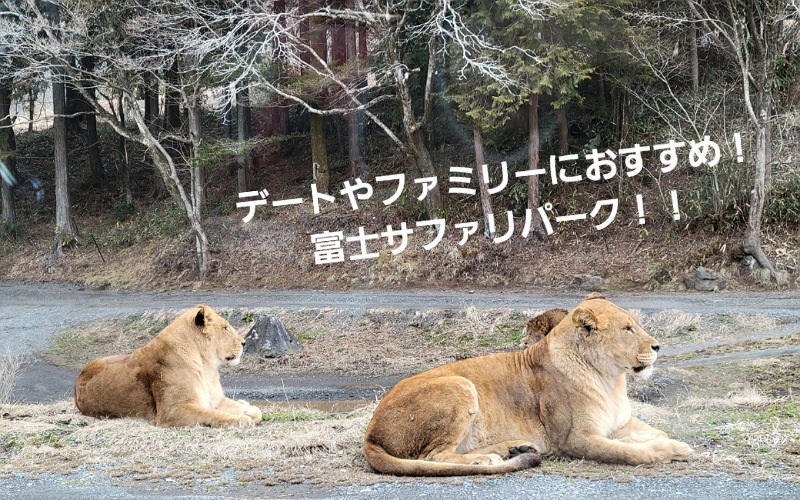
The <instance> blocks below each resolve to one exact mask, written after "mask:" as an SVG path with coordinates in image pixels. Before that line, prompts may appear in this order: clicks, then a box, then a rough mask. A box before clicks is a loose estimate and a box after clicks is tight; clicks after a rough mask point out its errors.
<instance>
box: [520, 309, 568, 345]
mask: <svg viewBox="0 0 800 500" xmlns="http://www.w3.org/2000/svg"><path fill="white" fill-rule="evenodd" d="M567 314H568V312H567V310H566V309H550V310H549V311H545V312H543V313H542V314H540V315H538V316H536V317H534V318H532V319H530V320H528V324H527V325H525V330H524V331H523V332H522V341H520V343H519V346H520V347H521V348H522V349H525V348H527V347H529V346H532V345H533V344H535V343H537V342H539V341H540V340H542V339H543V338H545V337H546V336H547V334H548V333H550V331H552V330H553V328H555V327H556V326H558V324H559V323H561V320H563V319H564V318H566V317H567Z"/></svg>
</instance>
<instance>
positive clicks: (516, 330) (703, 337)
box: [46, 307, 794, 377]
mask: <svg viewBox="0 0 800 500" xmlns="http://www.w3.org/2000/svg"><path fill="white" fill-rule="evenodd" d="M220 312H221V313H222V314H224V315H226V316H227V317H228V320H229V321H230V322H231V324H232V325H233V326H234V327H235V328H237V329H239V330H240V331H241V332H243V333H245V332H246V331H247V329H248V328H249V327H250V325H251V323H248V322H247V321H246V320H252V317H253V315H255V314H259V313H265V314H275V315H277V316H278V317H279V318H280V319H281V321H282V322H283V324H284V325H285V326H286V328H287V329H288V330H289V331H290V332H292V333H293V334H295V335H296V336H297V337H298V339H299V340H300V341H301V342H302V343H303V345H304V347H305V351H304V352H303V353H302V354H299V355H296V356H291V357H286V358H280V359H260V358H256V357H247V356H246V357H245V358H244V359H243V361H242V365H241V366H240V367H239V368H237V370H245V371H247V372H251V373H269V374H293V373H326V374H348V375H359V376H362V377H378V376H386V375H406V374H409V373H415V372H418V371H421V370H425V369H428V368H431V367H434V366H438V365H440V364H443V363H446V362H449V361H454V360H457V359H463V358H467V357H473V356H479V355H482V354H488V353H492V352H498V351H508V350H516V349H518V348H519V347H518V346H519V340H520V338H521V336H522V334H523V330H524V327H525V324H526V322H527V320H528V318H531V317H533V316H535V315H537V314H540V313H541V312H542V311H541V310H536V309H530V310H524V311H512V310H510V309H488V310H479V309H477V308H475V307H468V308H465V309H462V310H446V311H401V310H394V309H372V310H368V311H366V312H364V313H358V314H357V313H353V312H347V311H341V310H338V309H332V308H325V309H301V310H297V311H285V310H266V309H257V310H220ZM632 312H633V313H634V314H635V315H636V316H637V317H638V318H639V320H640V321H641V323H642V325H643V326H644V327H645V328H646V329H647V330H648V331H650V332H651V333H652V334H653V335H654V336H655V337H656V338H658V339H659V340H660V341H661V344H662V346H665V347H676V346H685V345H689V344H695V343H702V342H708V341H713V340H720V339H731V338H733V339H737V338H740V339H742V341H744V340H745V339H746V337H747V336H749V335H752V334H753V333H758V332H763V331H768V330H770V329H772V328H774V327H775V326H777V324H778V321H777V320H776V319H774V318H771V317H769V316H766V315H751V316H746V315H743V314H706V315H699V314H687V313H684V312H682V311H677V310H671V311H662V312H659V313H656V314H653V315H645V314H643V313H641V312H640V311H632ZM177 314H178V311H170V312H159V313H148V314H143V315H137V316H129V317H126V318H118V319H114V320H109V321H102V322H93V323H89V324H84V325H81V326H79V327H77V328H74V329H72V330H70V331H67V332H65V333H63V334H61V335H59V336H57V337H56V338H55V342H54V343H53V345H52V347H51V348H50V349H49V350H48V351H47V352H46V358H47V359H48V360H49V361H50V362H53V363H55V364H58V365H62V366H71V367H75V368H79V367H82V366H84V365H85V364H86V363H87V362H88V361H90V360H92V359H94V358H97V357H100V356H106V355H110V354H118V353H122V352H130V351H131V350H133V349H135V348H136V347H139V346H141V345H143V344H144V343H146V342H147V341H148V340H150V339H151V338H152V337H153V336H155V335H156V334H157V333H158V332H159V331H160V330H161V328H163V327H164V326H166V325H167V324H168V323H169V322H170V321H171V320H172V318H174V317H175V316H176V315H177ZM786 342H790V343H791V342H794V340H793V337H787V338H785V339H775V340H769V341H761V344H764V345H767V346H775V345H784V344H785V343H786ZM761 344H759V345H761ZM751 347H752V346H751ZM742 348H749V347H747V346H745V347H742ZM725 349H727V350H728V351H729V350H730V349H735V347H726V348H725ZM715 352H716V351H715ZM726 352H727V351H726ZM686 356H688V354H687V355H686Z"/></svg>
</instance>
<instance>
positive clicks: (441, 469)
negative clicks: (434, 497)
mask: <svg viewBox="0 0 800 500" xmlns="http://www.w3.org/2000/svg"><path fill="white" fill-rule="evenodd" d="M364 456H365V457H366V459H367V463H369V465H370V466H371V467H372V468H373V469H375V470H376V471H378V472H381V473H383V474H391V475H394V476H433V477H439V476H472V475H479V474H504V473H507V472H515V471H518V470H523V469H530V468H531V467H536V466H537V465H539V463H540V462H541V461H542V456H541V455H539V454H538V453H523V454H521V455H517V456H516V457H514V458H512V459H510V460H506V461H504V462H503V463H501V464H497V465H469V464H451V463H446V462H430V461H427V460H412V459H406V458H397V457H394V456H392V455H390V454H388V453H387V452H386V450H384V449H383V447H382V446H380V445H378V444H375V443H372V442H369V441H367V442H365V443H364Z"/></svg>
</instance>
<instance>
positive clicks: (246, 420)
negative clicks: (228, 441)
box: [226, 415, 255, 429]
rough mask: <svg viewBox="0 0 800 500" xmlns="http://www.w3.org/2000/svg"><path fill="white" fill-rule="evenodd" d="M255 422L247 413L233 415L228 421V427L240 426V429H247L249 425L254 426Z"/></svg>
mask: <svg viewBox="0 0 800 500" xmlns="http://www.w3.org/2000/svg"><path fill="white" fill-rule="evenodd" d="M254 425H255V423H254V422H253V419H252V418H250V417H248V416H247V415H240V416H238V417H231V418H230V420H228V421H227V425H226V427H238V428H240V429H247V428H248V427H253V426H254Z"/></svg>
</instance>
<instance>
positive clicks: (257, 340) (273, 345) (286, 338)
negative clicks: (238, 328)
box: [244, 314, 303, 358]
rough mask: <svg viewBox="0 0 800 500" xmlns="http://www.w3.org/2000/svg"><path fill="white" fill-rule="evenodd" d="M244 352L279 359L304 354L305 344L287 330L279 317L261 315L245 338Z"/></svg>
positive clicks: (257, 317)
mask: <svg viewBox="0 0 800 500" xmlns="http://www.w3.org/2000/svg"><path fill="white" fill-rule="evenodd" d="M244 352H246V353H248V354H259V355H261V356H264V357H266V358H279V357H281V356H288V355H291V354H297V353H299V352H303V344H301V343H300V341H299V340H297V337H295V336H294V335H292V334H291V333H289V332H288V331H287V330H286V328H285V327H284V326H283V323H281V320H279V319H278V317H277V316H272V315H264V314H259V315H258V316H256V322H255V324H254V325H253V327H252V328H251V329H250V331H249V332H247V335H246V336H245V338H244Z"/></svg>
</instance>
